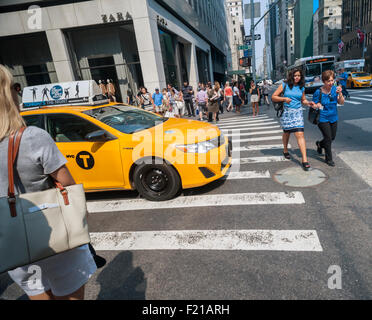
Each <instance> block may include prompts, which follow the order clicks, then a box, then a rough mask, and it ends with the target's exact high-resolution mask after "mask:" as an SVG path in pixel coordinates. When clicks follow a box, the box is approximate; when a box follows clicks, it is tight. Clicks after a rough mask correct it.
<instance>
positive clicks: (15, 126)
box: [0, 64, 26, 141]
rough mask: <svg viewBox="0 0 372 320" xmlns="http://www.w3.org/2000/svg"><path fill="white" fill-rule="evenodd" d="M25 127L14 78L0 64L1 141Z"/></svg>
mask: <svg viewBox="0 0 372 320" xmlns="http://www.w3.org/2000/svg"><path fill="white" fill-rule="evenodd" d="M25 126H26V124H25V122H24V120H23V118H22V117H21V115H20V114H19V107H18V106H17V103H16V97H15V92H14V89H13V76H12V75H11V74H10V72H9V71H8V69H6V68H5V67H4V66H3V65H1V64H0V141H2V140H3V139H4V138H5V137H8V136H10V135H11V134H13V133H15V132H16V131H17V130H19V129H20V128H22V127H25Z"/></svg>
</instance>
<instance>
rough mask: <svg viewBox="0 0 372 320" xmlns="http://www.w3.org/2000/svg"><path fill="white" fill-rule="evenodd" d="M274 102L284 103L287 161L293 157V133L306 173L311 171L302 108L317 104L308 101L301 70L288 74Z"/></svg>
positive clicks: (284, 136)
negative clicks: (289, 150)
mask: <svg viewBox="0 0 372 320" xmlns="http://www.w3.org/2000/svg"><path fill="white" fill-rule="evenodd" d="M282 93H284V94H283V96H281V94H282ZM271 99H272V101H273V102H284V111H283V115H282V116H281V118H280V122H281V125H282V128H283V131H284V132H283V147H284V150H283V155H284V157H285V158H286V159H290V158H291V156H290V154H289V152H288V142H289V137H290V134H291V133H294V135H295V137H296V139H297V144H298V146H299V148H300V151H301V154H302V167H303V169H304V170H305V171H308V170H309V169H310V164H309V162H308V160H307V154H306V142H305V137H304V115H303V110H302V106H303V105H305V106H308V107H313V108H315V103H314V102H312V101H308V100H307V99H306V95H305V77H304V75H303V73H302V71H301V70H297V69H294V70H292V71H290V72H289V73H288V78H287V81H286V82H285V83H283V84H281V85H280V86H279V88H278V89H277V90H276V91H275V92H274V94H273V95H272V97H271Z"/></svg>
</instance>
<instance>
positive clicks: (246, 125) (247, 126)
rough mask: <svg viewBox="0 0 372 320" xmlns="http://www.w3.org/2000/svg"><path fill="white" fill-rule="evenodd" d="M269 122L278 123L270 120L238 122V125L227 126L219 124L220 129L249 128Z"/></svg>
mask: <svg viewBox="0 0 372 320" xmlns="http://www.w3.org/2000/svg"><path fill="white" fill-rule="evenodd" d="M269 124H278V122H276V121H270V122H265V123H263V122H259V123H249V124H237V125H235V126H234V125H227V126H218V127H219V128H220V129H236V128H249V127H259V126H262V125H265V126H266V125H269Z"/></svg>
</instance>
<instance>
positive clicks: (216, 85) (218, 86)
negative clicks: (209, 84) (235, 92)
mask: <svg viewBox="0 0 372 320" xmlns="http://www.w3.org/2000/svg"><path fill="white" fill-rule="evenodd" d="M214 86H215V88H217V91H218V90H220V89H221V86H220V83H219V82H218V81H215V82H214Z"/></svg>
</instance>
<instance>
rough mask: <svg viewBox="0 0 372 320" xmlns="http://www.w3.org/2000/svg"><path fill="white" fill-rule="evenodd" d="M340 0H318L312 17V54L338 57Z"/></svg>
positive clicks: (340, 16) (340, 17) (340, 18)
mask: <svg viewBox="0 0 372 320" xmlns="http://www.w3.org/2000/svg"><path fill="white" fill-rule="evenodd" d="M341 25H342V0H320V1H319V8H318V10H317V11H316V12H315V14H314V17H313V28H314V38H313V54H314V55H334V56H336V57H337V58H338V57H339V52H338V43H339V40H340V39H341Z"/></svg>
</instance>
